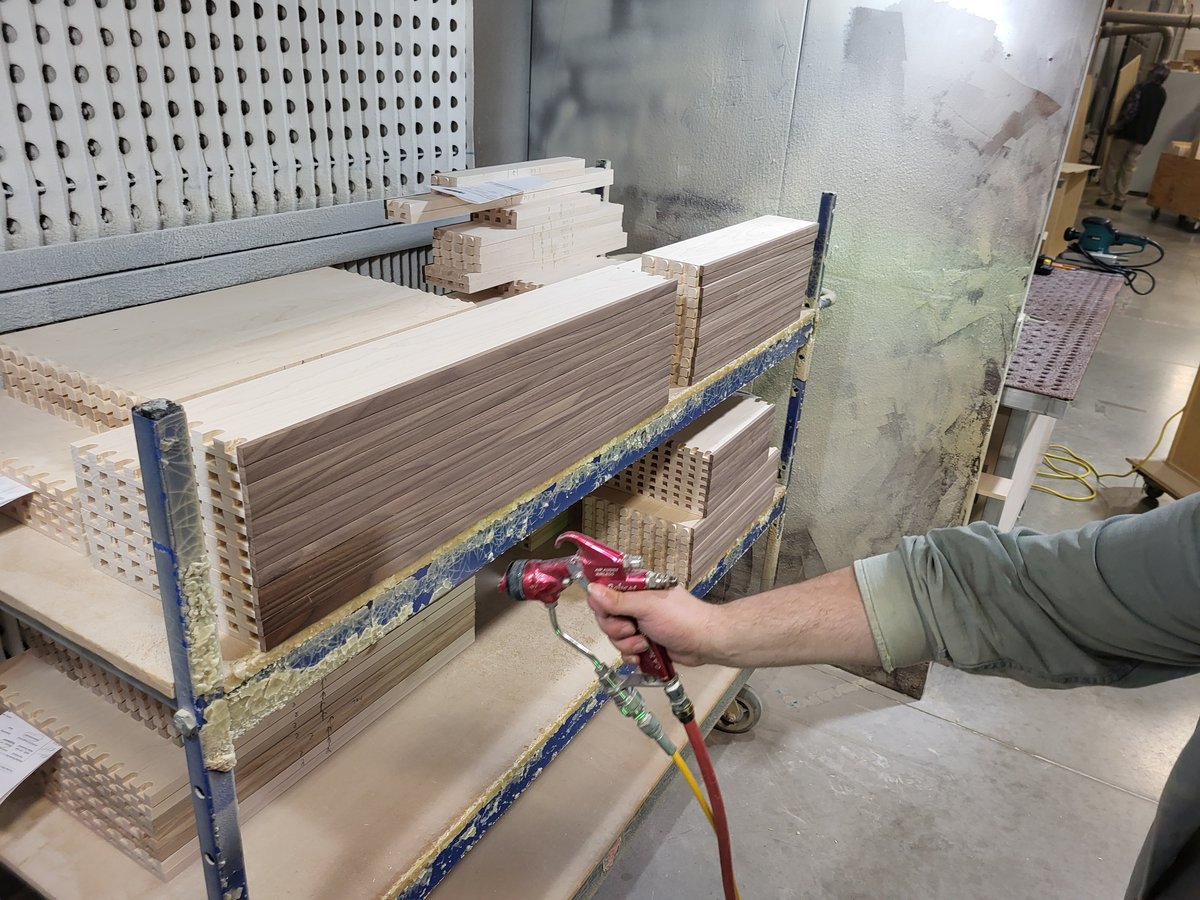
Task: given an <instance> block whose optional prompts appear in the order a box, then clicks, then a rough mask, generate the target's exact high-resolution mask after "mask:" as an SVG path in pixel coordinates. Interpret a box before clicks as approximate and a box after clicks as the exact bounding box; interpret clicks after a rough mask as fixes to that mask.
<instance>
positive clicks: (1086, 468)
mask: <svg viewBox="0 0 1200 900" xmlns="http://www.w3.org/2000/svg"><path fill="white" fill-rule="evenodd" d="M1181 415H1183V410H1182V409H1180V410H1178V411H1177V412H1174V413H1172V414H1171V415H1170V416H1168V417H1167V420H1166V421H1165V422H1163V424H1162V428H1160V429H1159V431H1158V440H1156V441H1155V442H1154V446H1153V447H1151V448H1150V451H1149V452H1148V453H1147V454H1146V455H1145V456H1143V457H1142V458H1141V459H1139V460H1138V462H1137V465H1135V466H1133V467H1131V468H1130V469H1129V471H1128V472H1100V471H1099V470H1097V469H1096V467H1095V466H1094V465H1092V464H1091V463H1090V462H1088V461H1087V460H1086V459H1084V458H1083V457H1082V456H1080V455H1079V454H1078V453H1076V452H1075V451H1074V450H1072V449H1071V448H1070V447H1068V446H1067V445H1066V444H1050V445H1049V447H1047V448H1046V450H1047V452H1046V453H1045V454H1043V456H1042V462H1043V463H1045V464H1046V466H1047V467H1048V468H1049V469H1050V470H1051V471H1049V472H1041V471H1039V472H1038V473H1037V474H1038V477H1039V478H1056V479H1059V480H1065V481H1078V482H1079V483H1080V484H1082V485H1083V486H1084V487H1085V488H1086V489H1087V492H1088V493H1087V495H1086V496H1083V497H1077V496H1074V495H1072V494H1064V493H1061V492H1060V491H1056V490H1054V489H1053V488H1048V487H1046V486H1045V485H1043V484H1035V485H1033V490H1035V491H1041V492H1042V493H1044V494H1050V495H1051V496H1053V497H1058V498H1059V499H1061V500H1070V501H1071V502H1072V503H1086V502H1087V501H1088V500H1095V499H1096V497H1097V496H1099V495H1098V493H1097V491H1096V488H1095V487H1094V486H1093V485H1092V483H1091V482H1090V481H1088V478H1089V477H1094V478H1095V479H1096V484H1097V485H1099V484H1100V483H1101V482H1102V481H1103V480H1104V479H1105V478H1128V477H1129V476H1130V475H1133V474H1134V473H1135V472H1137V467H1138V466H1140V465H1141V464H1142V463H1144V462H1145V461H1146V460H1148V459H1149V458H1150V457H1152V456H1153V455H1154V453H1155V451H1157V450H1158V448H1159V446H1161V444H1162V442H1163V438H1164V437H1165V436H1166V434H1167V426H1169V425H1170V424H1171V423H1172V422H1173V421H1175V419H1177V418H1179V417H1180V416H1181ZM1051 450H1057V451H1058V452H1057V453H1051V452H1050V451H1051ZM1064 454H1065V455H1064ZM1055 460H1057V461H1058V462H1061V463H1066V464H1067V465H1069V466H1078V467H1079V468H1080V469H1081V470H1082V471H1080V472H1071V471H1068V470H1067V469H1062V468H1059V467H1058V466H1057V465H1055V462H1054V461H1055Z"/></svg>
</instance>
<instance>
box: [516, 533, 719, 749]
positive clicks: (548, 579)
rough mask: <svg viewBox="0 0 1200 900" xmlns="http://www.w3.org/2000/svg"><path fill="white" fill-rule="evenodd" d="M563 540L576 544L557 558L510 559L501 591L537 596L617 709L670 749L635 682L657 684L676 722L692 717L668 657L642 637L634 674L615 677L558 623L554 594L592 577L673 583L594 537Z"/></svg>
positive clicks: (641, 587) (617, 586)
mask: <svg viewBox="0 0 1200 900" xmlns="http://www.w3.org/2000/svg"><path fill="white" fill-rule="evenodd" d="M564 541H569V542H570V543H572V544H574V545H575V546H576V548H577V549H576V551H575V553H573V554H572V555H570V556H563V557H559V558H557V559H519V560H516V561H515V562H513V563H512V564H511V565H510V566H509V567H508V571H507V572H505V573H504V577H503V578H502V579H501V581H500V590H501V592H503V593H505V594H508V596H510V597H512V598H513V599H514V600H539V601H541V602H542V603H544V604H545V605H546V610H547V611H548V612H549V614H550V627H551V628H553V629H554V633H555V635H557V636H558V637H559V639H561V640H563V641H565V642H566V643H567V644H569V645H570V646H571V647H573V648H574V649H575V650H577V651H579V652H580V653H582V654H583V655H584V656H586V657H587V659H588V661H589V662H591V664H592V666H593V667H594V668H595V669H596V677H597V678H598V679H599V681H600V684H601V686H602V687H603V688H604V691H605V693H607V694H608V695H609V696H610V697H612V698H613V700H614V701H615V702H616V704H617V708H618V709H620V710H621V713H622V714H623V715H625V716H628V717H629V718H631V719H633V720H634V721H635V722H636V723H637V725H638V727H639V728H641V729H642V731H643V732H645V733H646V734H647V735H648V736H649V737H650V738H651V739H653V740H654V741H655V742H657V743H658V745H659V746H660V747H662V748H663V750H665V751H666V752H667V754H668V755H671V754H673V753H674V752H675V747H674V745H672V744H671V742H670V741H669V740H667V738H666V737H665V736H664V735H663V733H662V726H661V725H660V724H659V722H658V720H657V719H655V717H654V716H653V715H652V714H651V713H650V712H649V710H647V709H646V708H645V706H644V705H643V702H642V698H641V695H640V694H639V693H638V691H637V687H638V686H653V687H661V688H663V690H664V691H666V693H667V697H668V698H669V699H670V701H671V709H672V710H673V711H674V713H675V715H676V717H678V718H679V719H680V721H682V722H688V721H691V720H692V719H693V718H695V712H694V711H693V709H692V703H691V701H690V700H689V699H688V696H687V694H686V693H685V692H684V689H683V685H682V684H681V683H680V681H679V676H678V675H677V674H676V673H675V667H674V665H672V663H671V657H670V656H669V655H667V651H666V650H664V649H663V648H662V647H660V646H659V645H658V644H656V643H654V642H653V641H651V640H649V639H647V641H646V642H647V644H648V645H649V646H648V647H647V649H646V650H645V651H644V652H643V653H642V654H641V655H640V656H639V657H638V662H639V666H640V669H641V674H640V675H631V676H629V677H627V678H621V676H620V673H619V672H617V670H616V669H614V668H613V667H612V666H609V665H607V664H606V663H604V661H603V660H601V659H600V658H599V657H597V656H596V654H594V653H593V652H592V651H591V650H590V649H589V648H588V647H587V646H586V645H585V644H583V643H581V642H580V641H578V640H577V639H576V638H574V637H572V636H571V635H569V634H567V633H566V632H565V631H563V630H562V628H561V627H559V624H558V613H557V607H558V597H559V595H560V594H561V593H562V592H563V591H564V590H565V589H566V588H567V586H568V585H570V584H573V583H576V584H579V585H580V586H581V587H583V589H584V590H587V586H588V585H589V584H590V583H592V582H595V583H596V584H603V585H605V586H607V587H610V588H612V589H613V590H615V591H653V590H661V589H664V588H668V587H671V586H672V585H674V584H676V579H675V577H674V576H672V575H665V574H663V573H661V572H652V571H650V570H648V569H644V568H642V559H641V557H638V556H630V555H626V554H625V553H622V552H621V551H620V550H615V549H613V548H612V547H607V546H605V545H604V544H601V543H600V542H599V541H597V540H594V539H593V538H590V537H588V536H587V535H584V534H579V533H578V532H575V531H565V532H563V533H562V534H560V535H559V536H558V539H557V540H556V541H555V542H554V546H556V547H560V546H562V544H563V542H564Z"/></svg>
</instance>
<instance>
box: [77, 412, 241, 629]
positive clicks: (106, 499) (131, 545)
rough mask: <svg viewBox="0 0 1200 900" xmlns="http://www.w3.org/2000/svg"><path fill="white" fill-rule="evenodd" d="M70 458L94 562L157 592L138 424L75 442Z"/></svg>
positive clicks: (233, 623) (107, 571) (132, 583)
mask: <svg viewBox="0 0 1200 900" xmlns="http://www.w3.org/2000/svg"><path fill="white" fill-rule="evenodd" d="M71 459H72V461H73V463H74V467H75V483H76V485H77V488H78V491H79V506H80V520H81V525H82V529H83V539H84V543H85V545H86V547H87V552H88V555H89V556H90V557H91V560H92V565H93V566H95V567H96V568H97V569H99V570H100V571H101V572H104V573H105V574H106V575H110V576H111V577H113V578H117V579H119V580H121V581H123V582H125V583H126V584H128V585H130V586H131V587H135V588H137V589H138V590H140V591H145V592H146V593H147V594H150V595H152V596H154V597H157V596H158V565H157V563H156V562H155V559H154V544H153V540H152V538H151V536H150V516H149V514H148V513H147V511H146V493H145V491H144V489H143V488H142V468H141V464H140V463H139V462H138V453H137V440H136V438H135V437H134V434H133V426H132V425H124V426H122V427H121V428H114V429H113V430H112V431H106V432H104V433H103V434H97V435H90V436H89V437H87V438H84V439H83V440H80V441H76V442H75V443H74V444H72V445H71ZM202 493H203V492H202ZM210 551H211V548H210ZM236 622H237V620H236V619H231V620H230V624H231V626H232V629H231V630H233V631H234V632H235V633H240V631H239V629H238V628H237V627H236Z"/></svg>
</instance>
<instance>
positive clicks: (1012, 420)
mask: <svg viewBox="0 0 1200 900" xmlns="http://www.w3.org/2000/svg"><path fill="white" fill-rule="evenodd" d="M1031 277H1032V278H1033V282H1032V284H1030V286H1029V297H1028V298H1027V299H1026V301H1025V312H1024V319H1023V322H1022V325H1021V331H1020V335H1019V337H1018V339H1017V346H1016V349H1015V350H1014V351H1013V356H1012V360H1011V362H1010V363H1009V367H1008V373H1007V375H1006V376H1005V379H1004V390H1003V391H1002V393H1001V394H1000V409H999V411H998V412H997V415H996V424H995V426H994V427H993V429H992V437H991V440H990V442H989V446H988V451H987V453H986V455H985V458H984V466H983V472H982V473H981V474H980V476H979V485H978V487H977V489H976V493H977V495H978V496H981V497H985V498H987V499H986V502H985V503H984V504H983V508H982V518H983V520H984V521H987V522H991V523H992V524H994V525H996V526H998V527H999V528H1000V529H1001V530H1004V531H1007V530H1009V529H1010V528H1012V527H1013V526H1014V525H1015V524H1016V522H1017V517H1018V516H1019V515H1020V514H1021V508H1022V507H1023V506H1024V505H1025V500H1026V498H1027V497H1028V496H1029V491H1030V490H1031V489H1032V487H1033V481H1034V478H1035V477H1036V476H1037V471H1038V468H1039V467H1040V466H1041V465H1042V455H1043V454H1044V453H1045V452H1046V448H1047V446H1048V445H1049V444H1050V436H1051V434H1052V433H1053V432H1054V425H1055V422H1056V421H1057V420H1058V419H1061V418H1062V417H1063V415H1064V414H1065V413H1066V411H1067V409H1068V408H1070V405H1071V403H1072V401H1074V399H1075V396H1076V394H1077V393H1078V392H1079V385H1080V383H1081V382H1082V381H1083V376H1084V373H1085V372H1086V371H1087V367H1088V363H1089V362H1091V359H1092V355H1093V354H1094V353H1095V352H1096V347H1097V346H1098V345H1099V344H1100V338H1101V336H1102V335H1103V334H1104V325H1105V323H1106V322H1107V321H1108V316H1109V313H1111V312H1112V308H1113V304H1114V303H1116V300H1117V294H1118V293H1119V292H1120V290H1121V287H1122V285H1123V284H1124V282H1123V281H1122V279H1121V278H1120V276H1117V275H1108V274H1101V273H1099V272H1090V271H1087V270H1084V269H1055V270H1054V272H1053V274H1051V275H1045V276H1039V275H1034V276H1031Z"/></svg>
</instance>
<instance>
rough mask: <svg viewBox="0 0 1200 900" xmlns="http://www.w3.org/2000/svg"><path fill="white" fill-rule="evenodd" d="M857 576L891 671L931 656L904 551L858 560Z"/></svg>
mask: <svg viewBox="0 0 1200 900" xmlns="http://www.w3.org/2000/svg"><path fill="white" fill-rule="evenodd" d="M854 577H855V578H856V579H857V580H858V590H859V593H861V594H862V598H863V608H864V609H865V610H866V612H867V621H868V622H869V623H870V625H871V635H872V636H873V637H874V638H875V646H876V648H878V650H879V659H880V660H881V661H882V663H883V667H884V668H885V669H887V670H888V671H889V672H890V671H892V670H893V669H898V668H900V667H902V666H911V665H914V664H916V663H919V662H924V661H925V660H928V659H930V658H931V656H932V651H931V650H930V648H929V639H928V637H927V636H926V632H925V623H924V620H923V619H922V618H921V611H920V609H919V608H918V606H917V600H916V597H914V596H913V591H912V585H911V583H910V582H909V580H908V572H907V570H906V569H905V568H904V560H903V558H902V557H901V555H900V551H898V550H893V551H892V552H891V553H882V554H880V555H879V556H872V557H869V558H867V559H860V560H858V561H857V562H855V563H854Z"/></svg>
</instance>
